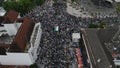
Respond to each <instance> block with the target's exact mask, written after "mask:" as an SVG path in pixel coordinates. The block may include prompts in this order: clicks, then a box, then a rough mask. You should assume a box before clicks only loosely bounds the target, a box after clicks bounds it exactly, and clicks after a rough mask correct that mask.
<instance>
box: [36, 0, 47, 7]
mask: <svg viewBox="0 0 120 68" xmlns="http://www.w3.org/2000/svg"><path fill="white" fill-rule="evenodd" d="M44 2H45V0H35V4H36V5H40V6H41V5H43V3H44Z"/></svg>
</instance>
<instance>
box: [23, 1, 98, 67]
mask: <svg viewBox="0 0 120 68" xmlns="http://www.w3.org/2000/svg"><path fill="white" fill-rule="evenodd" d="M66 7H67V6H66V4H65V2H64V1H62V0H55V3H54V4H53V6H46V5H43V6H38V7H36V8H35V9H33V10H32V11H30V12H29V13H28V14H26V15H25V17H29V18H32V19H33V20H34V21H35V22H36V23H41V28H42V38H41V41H40V48H41V49H40V54H39V59H38V61H39V64H43V65H44V66H45V67H47V66H48V67H49V68H66V66H68V64H70V63H71V62H72V60H73V58H74V54H75V53H74V51H72V50H71V45H72V42H73V41H72V33H79V32H80V28H81V27H85V26H86V25H87V24H88V23H91V22H93V21H95V22H97V19H90V18H84V19H82V18H80V17H79V18H77V17H75V16H71V15H70V14H68V13H67V11H66ZM81 22H82V23H83V24H80V23H81ZM55 26H58V28H59V29H58V31H54V27H55Z"/></svg>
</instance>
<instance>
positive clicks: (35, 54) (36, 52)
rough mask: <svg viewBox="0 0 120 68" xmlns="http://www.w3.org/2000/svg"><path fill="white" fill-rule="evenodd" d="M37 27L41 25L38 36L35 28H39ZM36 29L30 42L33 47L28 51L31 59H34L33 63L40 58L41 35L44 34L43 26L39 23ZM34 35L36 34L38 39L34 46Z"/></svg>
mask: <svg viewBox="0 0 120 68" xmlns="http://www.w3.org/2000/svg"><path fill="white" fill-rule="evenodd" d="M37 25H39V28H38V32H37V34H36V33H35V28H36V27H37ZM35 28H34V30H33V33H32V36H31V40H30V43H31V45H33V46H31V48H30V49H29V51H28V52H29V53H30V55H31V57H32V58H33V61H35V60H37V58H38V55H39V49H40V48H39V45H40V40H41V34H42V30H41V24H40V23H37V24H36V25H35ZM34 34H36V35H37V36H36V39H35V43H34V44H32V38H33V36H34Z"/></svg>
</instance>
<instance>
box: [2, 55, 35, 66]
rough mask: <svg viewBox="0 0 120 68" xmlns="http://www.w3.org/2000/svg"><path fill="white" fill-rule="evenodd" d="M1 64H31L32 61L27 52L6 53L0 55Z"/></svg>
mask: <svg viewBox="0 0 120 68" xmlns="http://www.w3.org/2000/svg"><path fill="white" fill-rule="evenodd" d="M0 63H1V64H2V65H31V64H32V63H33V62H32V61H31V59H30V56H29V54H28V53H7V55H0Z"/></svg>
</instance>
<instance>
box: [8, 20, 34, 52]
mask: <svg viewBox="0 0 120 68" xmlns="http://www.w3.org/2000/svg"><path fill="white" fill-rule="evenodd" d="M34 25H35V23H33V21H32V20H31V19H29V18H24V21H23V24H22V25H21V27H20V28H19V30H18V32H17V34H16V36H15V38H14V40H13V42H12V44H11V45H12V46H11V47H10V48H9V51H11V52H23V51H25V48H26V44H27V43H29V40H30V37H31V34H32V31H33V28H34Z"/></svg>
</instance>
